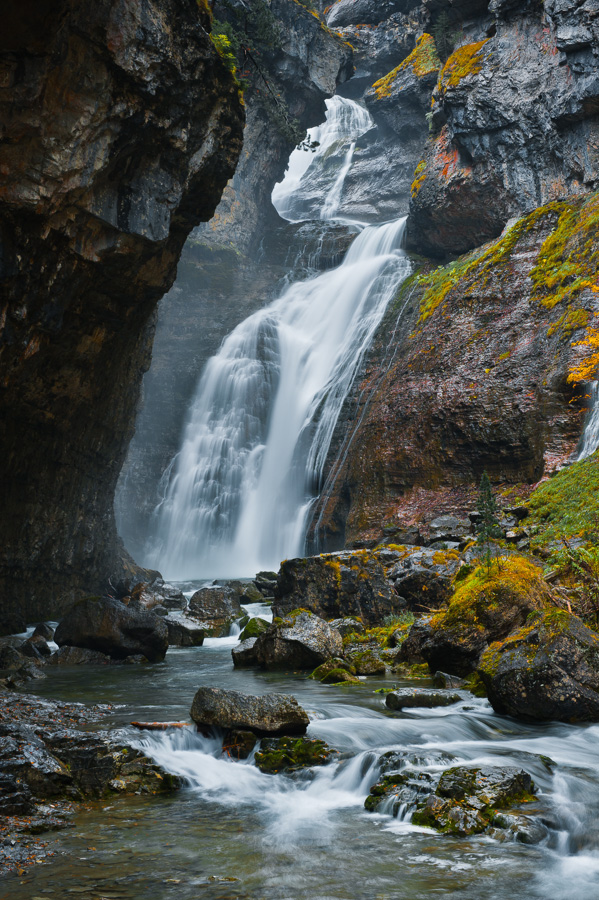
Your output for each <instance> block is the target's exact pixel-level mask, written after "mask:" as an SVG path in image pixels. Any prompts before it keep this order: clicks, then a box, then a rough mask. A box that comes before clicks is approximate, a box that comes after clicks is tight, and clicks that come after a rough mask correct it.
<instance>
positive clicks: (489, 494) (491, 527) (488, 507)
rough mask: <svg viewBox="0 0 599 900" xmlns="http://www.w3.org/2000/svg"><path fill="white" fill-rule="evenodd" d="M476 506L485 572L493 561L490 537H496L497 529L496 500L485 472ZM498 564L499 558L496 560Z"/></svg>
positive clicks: (489, 569)
mask: <svg viewBox="0 0 599 900" xmlns="http://www.w3.org/2000/svg"><path fill="white" fill-rule="evenodd" d="M476 507H477V509H478V512H479V513H480V520H479V522H478V525H477V529H476V530H477V532H478V536H477V540H478V542H479V543H480V544H482V545H483V547H484V557H483V560H484V564H485V567H486V569H487V572H490V571H491V565H492V562H493V559H492V556H491V539H492V538H493V537H496V536H497V534H498V530H499V522H498V521H497V502H496V500H495V496H494V494H493V491H492V489H491V482H490V481H489V476H488V475H487V473H486V472H483V475H482V478H481V480H480V487H479V489H478V500H477V504H476ZM497 565H499V560H498V562H497Z"/></svg>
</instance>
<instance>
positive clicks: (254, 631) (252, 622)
mask: <svg viewBox="0 0 599 900" xmlns="http://www.w3.org/2000/svg"><path fill="white" fill-rule="evenodd" d="M269 625H270V622H267V621H266V619H259V618H254V619H249V621H248V622H247V624H246V625H245V627H244V629H243V631H242V632H241V634H240V635H239V640H240V641H247V639H248V638H257V637H258V636H259V635H260V634H262V633H263V632H265V631H267V629H268V627H269Z"/></svg>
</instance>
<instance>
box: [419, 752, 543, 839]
mask: <svg viewBox="0 0 599 900" xmlns="http://www.w3.org/2000/svg"><path fill="white" fill-rule="evenodd" d="M533 791H534V785H533V782H532V779H531V777H530V775H529V774H528V773H527V772H525V771H524V770H523V769H517V768H515V767H514V766H502V767H499V766H485V767H481V768H467V767H465V766H457V767H455V768H453V769H447V770H446V771H445V772H443V774H442V775H441V778H440V780H439V783H438V785H437V789H436V791H435V793H434V794H431V795H430V796H429V798H428V800H427V801H426V803H424V804H423V805H422V806H421V807H420V808H419V809H417V810H416V812H415V813H414V815H413V816H412V822H413V823H414V824H415V825H424V826H428V827H429V828H434V829H435V830H436V831H440V832H443V833H444V834H455V835H470V834H481V833H482V832H485V831H488V830H490V829H491V828H492V826H493V825H494V824H497V825H498V827H501V824H500V822H497V823H495V818H496V811H497V810H498V809H509V808H510V807H513V806H515V805H520V804H522V803H526V802H529V801H531V800H534V799H535V797H534V793H533Z"/></svg>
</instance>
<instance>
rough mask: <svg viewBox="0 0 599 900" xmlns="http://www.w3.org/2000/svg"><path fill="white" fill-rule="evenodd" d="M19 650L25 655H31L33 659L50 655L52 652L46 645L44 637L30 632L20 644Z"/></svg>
mask: <svg viewBox="0 0 599 900" xmlns="http://www.w3.org/2000/svg"><path fill="white" fill-rule="evenodd" d="M20 650H21V653H24V654H25V656H32V657H33V658H34V659H40V658H42V657H44V656H50V654H51V653H52V651H51V649H50V648H49V647H48V642H47V640H46V638H44V637H42V636H41V634H36V635H33V634H32V635H31V637H30V638H27V640H26V641H24V642H23V643H22V644H21V647H20Z"/></svg>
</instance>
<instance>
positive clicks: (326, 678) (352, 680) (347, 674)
mask: <svg viewBox="0 0 599 900" xmlns="http://www.w3.org/2000/svg"><path fill="white" fill-rule="evenodd" d="M310 678H313V679H314V680H315V681H321V682H322V683H323V684H342V683H347V684H359V683H360V679H359V678H356V677H355V674H354V670H353V666H350V665H349V663H348V662H346V661H345V660H343V659H329V660H328V661H327V662H325V663H322V665H320V666H318V667H317V668H316V669H314V671H313V672H312V674H311V675H310Z"/></svg>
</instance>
